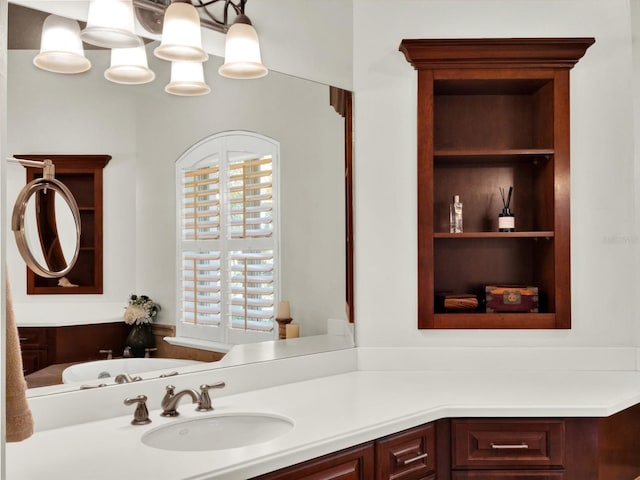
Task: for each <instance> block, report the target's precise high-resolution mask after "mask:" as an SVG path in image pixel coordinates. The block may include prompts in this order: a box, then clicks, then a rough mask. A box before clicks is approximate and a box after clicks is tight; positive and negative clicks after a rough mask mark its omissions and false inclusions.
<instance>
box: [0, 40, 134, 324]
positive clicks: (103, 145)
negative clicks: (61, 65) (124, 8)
mask: <svg viewBox="0 0 640 480" xmlns="http://www.w3.org/2000/svg"><path fill="white" fill-rule="evenodd" d="M36 53H37V52H32V51H25V50H12V51H11V53H10V55H9V63H8V105H7V107H8V115H7V118H8V120H7V152H8V154H9V155H12V154H20V153H22V154H28V153H35V154H37V153H76V154H82V153H86V154H94V153H96V154H109V155H112V157H113V158H112V159H111V161H110V162H109V164H108V165H107V166H106V168H105V170H104V172H103V175H104V196H103V198H104V200H105V202H104V225H105V226H107V228H105V229H104V242H103V245H104V259H105V261H104V294H103V295H37V296H27V295H26V289H25V285H26V267H25V265H24V262H23V261H22V259H21V258H20V256H19V254H18V251H17V248H16V245H15V242H14V241H13V239H11V238H10V239H9V240H10V241H9V242H7V268H8V272H9V276H10V278H11V284H12V287H13V300H14V302H15V305H14V307H15V310H16V318H17V319H22V320H27V321H37V320H38V319H43V320H45V319H46V318H52V317H55V318H65V317H66V318H67V320H68V321H70V320H71V318H70V317H74V316H78V317H79V319H80V318H83V317H84V318H86V319H87V320H90V319H93V318H101V319H103V320H106V319H109V318H111V319H120V318H121V317H122V311H123V308H124V305H125V304H126V299H127V298H128V296H129V295H130V294H131V293H132V292H133V291H134V290H135V288H136V279H135V268H134V267H135V243H136V238H135V220H136V217H135V208H132V206H135V201H136V191H135V177H134V174H135V162H136V155H137V139H136V106H135V102H134V97H132V96H131V95H130V93H129V92H127V91H123V89H122V88H118V86H117V85H114V84H112V83H111V82H107V81H106V80H104V78H103V77H102V72H103V70H104V69H100V68H99V67H98V65H100V63H101V62H104V61H105V56H104V52H102V54H101V53H99V52H96V51H93V52H88V56H89V57H90V58H91V60H92V62H93V64H94V68H93V69H92V70H90V71H89V72H87V73H86V74H82V75H79V76H73V75H71V76H66V75H65V76H63V75H57V74H53V73H49V72H44V71H42V70H40V69H37V68H35V67H34V66H33V64H32V60H33V57H34V55H35V54H36ZM96 67H97V68H96ZM7 173H8V175H7V208H9V209H11V208H13V203H14V200H15V198H16V196H17V194H18V192H19V191H20V189H21V188H22V187H23V186H24V184H25V178H26V176H25V169H24V168H23V167H22V166H20V165H15V164H10V165H8V166H7ZM9 219H10V215H9V216H8V218H7V222H8V221H9ZM7 225H8V223H7ZM5 232H7V235H11V229H10V227H7V230H5ZM87 304H91V305H92V306H91V307H87ZM71 312H73V313H71Z"/></svg>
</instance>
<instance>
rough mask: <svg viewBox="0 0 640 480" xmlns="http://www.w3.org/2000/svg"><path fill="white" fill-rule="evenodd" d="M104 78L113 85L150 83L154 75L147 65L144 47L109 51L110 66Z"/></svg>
mask: <svg viewBox="0 0 640 480" xmlns="http://www.w3.org/2000/svg"><path fill="white" fill-rule="evenodd" d="M104 77H105V78H106V79H107V80H110V81H112V82H115V83H122V84H125V85H139V84H142V83H148V82H151V81H152V80H153V79H154V78H156V74H155V73H153V71H152V70H151V69H150V68H149V66H148V64H147V51H146V50H145V48H144V45H138V46H137V47H133V48H114V49H112V50H111V66H110V67H109V68H108V69H107V70H106V71H105V72H104Z"/></svg>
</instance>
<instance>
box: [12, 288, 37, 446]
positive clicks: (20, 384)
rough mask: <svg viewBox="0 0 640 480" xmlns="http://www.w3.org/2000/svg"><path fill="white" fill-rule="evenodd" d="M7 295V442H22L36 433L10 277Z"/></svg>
mask: <svg viewBox="0 0 640 480" xmlns="http://www.w3.org/2000/svg"><path fill="white" fill-rule="evenodd" d="M6 292H7V297H6V315H5V319H6V330H7V331H6V342H7V343H6V358H7V362H6V364H7V365H6V369H7V370H6V376H7V378H6V383H5V385H6V389H5V391H6V395H7V397H6V401H5V408H6V422H5V425H6V435H7V438H6V441H7V442H21V441H22V440H25V439H27V438H29V437H30V436H31V435H32V434H33V416H32V415H31V410H30V409H29V404H28V403H27V382H26V381H25V379H24V373H23V370H22V355H21V352H20V339H19V337H18V327H17V326H16V319H15V316H14V313H13V302H12V300H11V289H10V288H9V278H8V276H7V282H6Z"/></svg>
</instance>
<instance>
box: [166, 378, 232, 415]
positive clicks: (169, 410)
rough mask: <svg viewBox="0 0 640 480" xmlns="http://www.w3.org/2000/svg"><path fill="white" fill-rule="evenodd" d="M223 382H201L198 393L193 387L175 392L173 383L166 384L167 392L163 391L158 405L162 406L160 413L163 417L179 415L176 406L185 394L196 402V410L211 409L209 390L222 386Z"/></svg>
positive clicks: (206, 410)
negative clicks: (163, 393)
mask: <svg viewBox="0 0 640 480" xmlns="http://www.w3.org/2000/svg"><path fill="white" fill-rule="evenodd" d="M224 386H225V383H224V382H218V383H212V384H207V383H205V384H202V385H200V392H199V393H198V392H197V391H196V390H194V389H193V388H186V389H184V390H181V391H179V392H178V393H175V388H176V387H174V386H173V385H167V387H166V389H167V393H165V395H164V397H163V399H162V402H160V406H161V407H162V413H161V414H160V415H162V416H163V417H177V416H178V415H179V413H178V410H177V406H178V401H179V400H180V399H181V398H182V397H184V396H185V395H189V396H190V397H191V400H192V402H191V403H197V404H198V407H197V408H196V411H197V412H208V411H210V410H213V407H212V406H211V397H210V396H209V390H210V389H212V388H224Z"/></svg>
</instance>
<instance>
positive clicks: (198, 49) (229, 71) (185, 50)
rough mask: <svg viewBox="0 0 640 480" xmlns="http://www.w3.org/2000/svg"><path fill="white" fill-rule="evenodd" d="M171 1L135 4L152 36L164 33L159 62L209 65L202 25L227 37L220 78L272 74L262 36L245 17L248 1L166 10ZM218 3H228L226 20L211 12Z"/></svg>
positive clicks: (196, 1)
mask: <svg viewBox="0 0 640 480" xmlns="http://www.w3.org/2000/svg"><path fill="white" fill-rule="evenodd" d="M167 1H169V0H134V4H135V6H136V16H137V17H138V21H139V22H140V23H141V24H142V25H143V26H144V27H145V28H147V29H149V30H150V31H152V32H155V33H159V32H160V31H162V43H161V45H160V46H159V47H158V48H156V49H155V51H154V54H155V55H156V56H157V57H158V58H162V59H163V60H169V61H178V60H180V61H182V60H187V61H196V62H202V61H206V52H204V50H202V36H201V31H200V25H203V26H205V27H207V28H211V29H213V30H217V31H220V32H226V34H227V36H226V40H225V62H224V65H222V67H220V69H219V70H218V73H220V75H222V76H224V77H228V78H241V79H248V78H260V77H263V76H265V75H266V74H267V73H268V72H269V70H268V69H267V68H266V67H265V66H264V65H263V64H262V58H261V55H260V43H259V41H258V34H257V33H256V31H255V29H254V28H253V26H252V24H251V20H249V17H247V15H245V13H244V10H245V5H246V3H247V0H237V1H236V2H235V3H234V2H233V1H232V0H208V1H207V0H174V1H173V3H171V4H170V5H169V6H168V7H166V2H167ZM218 2H224V4H223V6H222V18H218V17H216V16H215V15H214V14H212V13H211V11H210V10H209V9H208V8H207V7H209V6H212V5H213V4H215V3H218ZM161 4H163V5H161ZM165 8H166V11H165ZM198 8H202V11H203V16H202V18H201V17H200V15H198V12H197V10H196V9H198ZM163 12H164V15H163ZM233 15H235V18H233ZM231 20H233V24H231ZM163 21H164V27H162V24H163Z"/></svg>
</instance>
